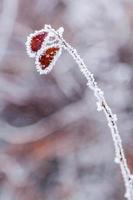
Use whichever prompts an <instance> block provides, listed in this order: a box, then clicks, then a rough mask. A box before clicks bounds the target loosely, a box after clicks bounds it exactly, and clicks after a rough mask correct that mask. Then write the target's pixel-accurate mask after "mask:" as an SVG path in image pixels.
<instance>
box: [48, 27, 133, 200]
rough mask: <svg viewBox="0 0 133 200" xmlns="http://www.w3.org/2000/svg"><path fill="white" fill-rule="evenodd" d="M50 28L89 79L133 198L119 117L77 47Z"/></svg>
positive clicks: (128, 195) (131, 199) (127, 190)
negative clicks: (118, 121) (119, 127)
mask: <svg viewBox="0 0 133 200" xmlns="http://www.w3.org/2000/svg"><path fill="white" fill-rule="evenodd" d="M50 30H51V31H53V32H54V33H55V34H56V35H57V36H58V38H59V40H60V41H61V44H62V47H63V48H64V49H65V50H67V51H68V53H69V54H70V55H71V56H72V57H73V59H74V60H75V61H76V63H77V64H78V67H79V69H80V71H81V72H82V74H83V75H84V76H85V78H86V79H87V86H88V87H89V88H90V89H91V90H92V91H93V92H94V95H95V97H96V99H97V106H98V111H103V112H104V114H105V117H106V119H107V123H108V126H109V128H110V131H111V135H112V139H113V143H114V148H115V162H116V163H118V164H119V166H120V169H121V173H122V176H123V180H124V183H125V188H126V194H125V197H126V198H127V199H128V200H133V175H132V174H131V172H130V170H129V168H128V164H127V160H126V158H125V154H124V150H123V147H122V141H121V137H120V134H119V131H118V127H117V123H116V121H117V117H116V115H115V114H113V112H112V110H111V108H110V107H109V105H108V104H107V101H106V100H105V97H104V93H103V91H102V90H101V89H100V88H99V87H98V85H97V82H96V81H95V79H94V76H93V74H92V73H91V72H90V71H89V70H88V68H87V66H86V65H85V63H84V62H83V60H82V59H81V57H80V56H79V54H78V53H77V51H76V49H74V48H73V47H72V46H71V45H70V44H68V43H67V42H66V41H65V40H64V39H63V37H62V35H61V34H60V33H59V32H57V31H55V30H54V29H52V28H50Z"/></svg>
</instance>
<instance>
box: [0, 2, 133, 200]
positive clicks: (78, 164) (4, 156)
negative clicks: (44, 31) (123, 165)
mask: <svg viewBox="0 0 133 200" xmlns="http://www.w3.org/2000/svg"><path fill="white" fill-rule="evenodd" d="M44 24H51V25H52V26H53V27H54V28H56V29H57V28H58V27H60V26H63V27H64V28H65V32H64V37H65V39H66V40H67V41H69V42H70V43H71V44H72V45H73V46H74V47H75V48H76V49H77V50H78V52H80V55H81V57H82V58H83V59H84V61H85V63H86V64H87V66H88V68H89V69H90V70H91V72H93V73H94V74H95V77H96V80H97V81H98V83H99V86H100V87H101V88H102V89H103V90H104V92H105V96H106V98H107V101H108V103H109V104H110V106H111V107H112V110H113V112H114V113H117V115H118V119H119V120H118V126H119V130H120V134H121V137H122V140H123V146H124V150H125V153H126V157H127V160H128V164H129V167H130V169H131V171H133V94H132V93H133V1H132V0H115V1H112V0H0V200H123V199H124V191H125V188H124V184H123V180H122V177H121V172H120V169H119V166H118V165H116V164H115V163H114V146H113V142H112V138H111V134H110V131H109V129H108V126H107V124H106V121H105V117H104V116H103V114H102V113H98V112H97V110H96V105H95V98H94V97H93V93H92V92H91V91H90V90H89V89H88V88H87V87H86V80H85V79H84V77H82V75H81V73H80V71H79V69H78V67H77V65H76V64H75V63H74V61H73V60H72V58H71V57H70V56H69V55H68V54H67V53H66V52H63V55H62V56H61V57H60V59H59V60H58V62H57V63H56V66H55V67H54V69H53V71H52V72H51V73H50V74H49V75H47V76H45V75H42V76H40V75H39V74H38V73H37V72H36V69H35V64H34V59H30V58H29V57H28V56H27V54H26V50H25V41H26V37H27V35H29V34H30V33H31V32H34V30H39V29H41V28H43V26H44Z"/></svg>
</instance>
